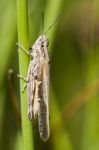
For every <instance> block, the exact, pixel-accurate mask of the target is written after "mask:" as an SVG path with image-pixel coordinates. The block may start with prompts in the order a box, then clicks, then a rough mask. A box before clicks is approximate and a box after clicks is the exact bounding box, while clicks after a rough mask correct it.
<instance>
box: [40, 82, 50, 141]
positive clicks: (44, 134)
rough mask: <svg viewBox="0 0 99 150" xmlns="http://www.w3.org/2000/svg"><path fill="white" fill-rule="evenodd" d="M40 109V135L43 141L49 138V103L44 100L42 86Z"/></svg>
mask: <svg viewBox="0 0 99 150" xmlns="http://www.w3.org/2000/svg"><path fill="white" fill-rule="evenodd" d="M39 88H40V89H39V109H38V124H39V133H40V137H41V139H42V140H43V141H47V140H48V138H49V107H48V102H46V101H45V100H44V97H43V94H42V84H41V85H40V86H39Z"/></svg>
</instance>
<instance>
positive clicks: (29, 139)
mask: <svg viewBox="0 0 99 150" xmlns="http://www.w3.org/2000/svg"><path fill="white" fill-rule="evenodd" d="M17 22H18V43H20V44H21V45H22V46H23V47H25V48H26V49H28V47H29V46H28V45H29V35H28V4H27V0H17ZM18 52H19V72H20V75H23V76H25V77H26V76H27V70H28V64H29V58H28V57H27V55H26V54H25V53H24V52H23V51H22V50H21V48H18ZM23 85H24V81H20V95H21V117H22V136H23V147H24V150H27V149H29V150H33V136H32V135H33V131H32V123H31V122H30V121H29V120H28V118H27V94H26V91H25V92H24V93H22V92H21V89H22V87H23Z"/></svg>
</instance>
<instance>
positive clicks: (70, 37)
mask: <svg viewBox="0 0 99 150" xmlns="http://www.w3.org/2000/svg"><path fill="white" fill-rule="evenodd" d="M28 11H29V13H28V15H29V45H30V46H31V45H32V44H33V43H34V42H35V40H36V39H37V37H38V36H39V35H40V33H41V26H42V20H41V13H42V11H43V12H44V15H45V24H44V31H46V30H47V28H48V27H49V25H51V24H52V23H53V21H54V20H55V18H56V17H57V16H58V15H59V14H61V17H60V18H59V20H58V21H57V22H56V23H55V25H54V26H53V27H52V28H51V30H50V31H49V32H48V33H47V37H48V38H49V41H50V46H49V55H50V60H51V68H50V96H49V100H50V129H51V135H50V138H49V140H48V141H47V142H42V141H41V139H40V137H39V133H38V126H37V125H34V127H33V143H34V150H45V149H47V150H98V149H99V92H98V89H99V79H98V76H99V69H98V68H99V52H98V51H99V1H98V0H29V1H28ZM17 41H18V40H17V8H16V1H13V0H9V1H4V0H0V150H22V149H23V141H22V131H21V121H20V120H21V119H20V95H19V79H17V77H16V74H17V73H18V68H19V66H18V52H17V47H16V42H17ZM23 64H24V62H23ZM9 69H13V70H14V74H13V75H12V76H11V74H9V73H8V72H9ZM10 72H11V70H10ZM31 134H32V133H31Z"/></svg>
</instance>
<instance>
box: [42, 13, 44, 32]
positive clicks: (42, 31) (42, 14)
mask: <svg viewBox="0 0 99 150" xmlns="http://www.w3.org/2000/svg"><path fill="white" fill-rule="evenodd" d="M43 30H44V12H42V33H43Z"/></svg>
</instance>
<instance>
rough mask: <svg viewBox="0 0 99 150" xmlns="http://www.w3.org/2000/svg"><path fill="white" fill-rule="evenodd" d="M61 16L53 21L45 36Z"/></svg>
mask: <svg viewBox="0 0 99 150" xmlns="http://www.w3.org/2000/svg"><path fill="white" fill-rule="evenodd" d="M60 16H61V14H59V15H58V16H57V17H56V19H55V20H54V21H53V23H52V24H51V25H50V26H49V27H48V29H47V30H46V31H45V32H44V34H46V33H47V32H48V31H49V30H50V29H51V28H52V26H53V25H54V24H55V23H56V22H57V21H58V19H59V18H60Z"/></svg>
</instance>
